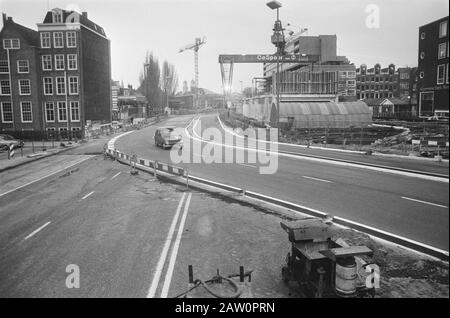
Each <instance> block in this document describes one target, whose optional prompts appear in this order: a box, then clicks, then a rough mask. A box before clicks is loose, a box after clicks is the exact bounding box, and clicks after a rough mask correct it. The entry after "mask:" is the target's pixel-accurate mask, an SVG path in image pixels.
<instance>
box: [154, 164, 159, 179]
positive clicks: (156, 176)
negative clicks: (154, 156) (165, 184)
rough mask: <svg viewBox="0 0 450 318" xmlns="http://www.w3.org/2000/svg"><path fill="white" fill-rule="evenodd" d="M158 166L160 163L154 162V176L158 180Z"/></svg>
mask: <svg viewBox="0 0 450 318" xmlns="http://www.w3.org/2000/svg"><path fill="white" fill-rule="evenodd" d="M157 165H158V161H155V162H153V175H154V176H155V178H156V179H158V173H157V169H158V168H157Z"/></svg>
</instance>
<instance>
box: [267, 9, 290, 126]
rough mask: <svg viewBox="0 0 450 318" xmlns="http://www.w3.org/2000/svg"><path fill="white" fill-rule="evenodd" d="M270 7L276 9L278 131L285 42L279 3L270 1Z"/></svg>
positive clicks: (275, 42) (274, 30)
mask: <svg viewBox="0 0 450 318" xmlns="http://www.w3.org/2000/svg"><path fill="white" fill-rule="evenodd" d="M266 5H267V6H268V7H269V8H270V9H272V10H277V20H276V21H275V25H274V27H273V35H272V38H271V40H272V44H274V45H275V47H276V48H277V53H276V60H277V74H276V78H275V81H276V84H275V85H276V95H277V128H278V133H279V131H280V57H281V55H283V54H284V46H285V44H286V41H285V38H284V32H283V31H284V29H283V26H282V24H281V21H280V11H279V9H280V8H281V3H280V2H278V1H270V2H268V3H267V4H266Z"/></svg>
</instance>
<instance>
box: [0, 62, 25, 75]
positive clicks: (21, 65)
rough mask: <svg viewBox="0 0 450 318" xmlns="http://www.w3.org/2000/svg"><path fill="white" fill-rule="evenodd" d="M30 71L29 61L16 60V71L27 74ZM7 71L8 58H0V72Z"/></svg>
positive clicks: (6, 72) (4, 72)
mask: <svg viewBox="0 0 450 318" xmlns="http://www.w3.org/2000/svg"><path fill="white" fill-rule="evenodd" d="M29 72H30V63H29V61H28V60H17V73H19V74H27V73H29ZM8 73H9V64H8V60H0V74H8Z"/></svg>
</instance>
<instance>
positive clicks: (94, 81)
mask: <svg viewBox="0 0 450 318" xmlns="http://www.w3.org/2000/svg"><path fill="white" fill-rule="evenodd" d="M37 26H38V32H39V37H40V48H41V50H40V55H39V60H40V64H41V85H42V95H41V98H42V104H43V108H44V112H45V116H44V117H45V129H46V130H47V131H49V130H50V131H55V130H58V131H59V132H60V133H64V132H65V131H68V130H69V131H83V130H84V126H85V124H86V122H87V121H89V122H99V123H106V122H110V121H111V111H112V94H111V85H110V83H111V61H110V40H109V39H108V38H107V37H106V35H105V31H104V30H103V28H102V27H100V26H99V25H97V24H95V23H94V22H92V21H90V20H89V19H88V17H87V13H86V12H83V13H82V14H79V13H78V12H75V11H65V10H61V9H53V10H52V11H49V12H47V14H46V16H45V18H44V21H43V23H39V24H38V25H37Z"/></svg>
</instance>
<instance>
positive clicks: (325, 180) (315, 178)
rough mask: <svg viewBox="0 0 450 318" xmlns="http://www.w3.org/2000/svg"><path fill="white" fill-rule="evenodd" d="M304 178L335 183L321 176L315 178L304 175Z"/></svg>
mask: <svg viewBox="0 0 450 318" xmlns="http://www.w3.org/2000/svg"><path fill="white" fill-rule="evenodd" d="M302 178H305V179H311V180H315V181H320V182H326V183H333V181H329V180H325V179H319V178H314V177H308V176H302Z"/></svg>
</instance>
